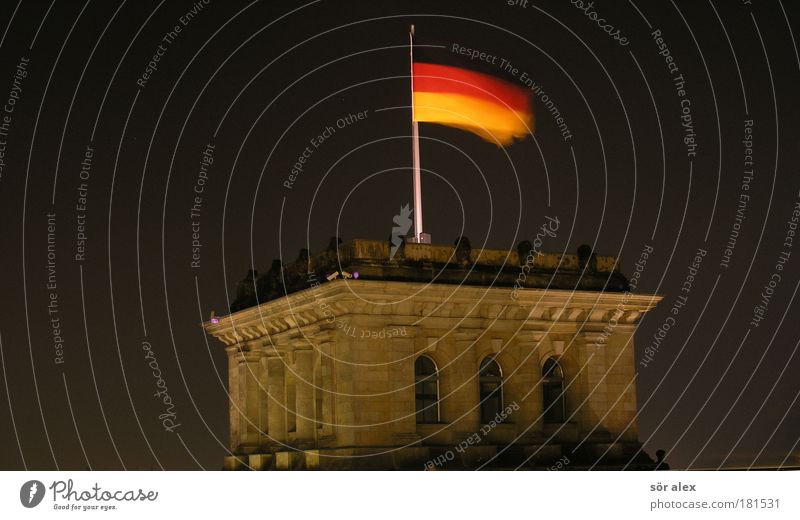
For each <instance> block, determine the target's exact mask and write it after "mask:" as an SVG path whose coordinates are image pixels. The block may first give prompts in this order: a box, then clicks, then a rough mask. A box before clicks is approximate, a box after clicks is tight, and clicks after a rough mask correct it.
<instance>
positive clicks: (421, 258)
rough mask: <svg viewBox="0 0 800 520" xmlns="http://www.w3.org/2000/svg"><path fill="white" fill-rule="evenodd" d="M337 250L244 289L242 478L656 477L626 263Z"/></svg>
mask: <svg viewBox="0 0 800 520" xmlns="http://www.w3.org/2000/svg"><path fill="white" fill-rule="evenodd" d="M340 242H341V241H340V240H338V239H335V240H332V241H331V245H330V246H329V248H328V250H327V251H324V252H322V253H320V254H317V255H313V256H312V255H309V254H308V251H307V250H303V251H301V254H300V255H299V257H298V259H297V261H296V262H294V263H293V264H290V265H285V266H284V265H282V264H281V262H279V261H275V262H273V265H272V268H271V269H270V270H269V271H268V272H267V273H266V274H263V275H262V276H260V277H259V276H258V275H257V273H255V272H251V273H249V275H248V277H247V278H246V279H245V280H244V281H243V282H242V283H240V286H239V290H238V293H237V300H236V301H235V302H234V304H233V305H232V306H231V310H232V313H231V314H230V315H228V316H225V317H220V318H215V319H214V320H212V321H213V322H207V323H205V324H204V327H205V329H206V331H207V332H208V333H209V334H211V335H212V336H214V337H215V338H217V339H218V340H219V341H221V342H222V343H223V344H224V345H225V350H226V352H227V354H228V381H229V393H230V401H229V402H230V445H229V450H230V455H229V456H227V457H225V463H224V467H225V468H226V469H248V468H252V469H393V468H397V469H420V470H422V469H473V468H482V467H486V468H517V467H530V468H544V467H549V466H551V465H553V464H556V463H558V464H562V465H565V466H568V467H570V468H573V469H580V468H588V467H594V468H597V469H603V468H617V467H622V466H623V465H624V464H627V463H628V462H629V461H630V460H631V459H632V457H633V456H634V455H635V454H637V453H639V454H640V455H639V456H638V457H633V463H632V465H631V466H629V467H647V466H648V465H649V464H650V463H651V461H650V459H649V458H648V457H647V456H646V455H644V454H643V453H641V452H640V448H641V445H640V444H639V442H638V439H637V430H636V421H635V416H636V384H635V378H634V375H635V371H634V349H633V334H634V331H635V327H636V323H637V322H638V320H639V319H640V317H641V316H642V315H643V314H644V313H645V312H647V311H649V310H650V309H652V308H653V307H654V306H655V305H656V303H657V302H658V301H660V299H661V298H660V297H659V296H653V295H638V294H632V293H631V292H629V291H628V283H627V280H626V279H625V277H624V276H623V275H622V274H621V273H620V272H619V271H618V269H617V261H616V258H614V257H608V256H598V255H595V254H594V253H592V252H591V249H588V248H585V247H583V248H581V250H579V253H578V254H577V255H559V254H548V253H540V252H538V250H535V249H534V248H533V247H532V246H531V244H530V242H523V243H522V244H520V247H518V248H517V250H512V251H508V250H489V249H480V250H477V249H472V248H471V247H470V245H469V241H468V240H467V239H466V238H464V237H461V238H460V239H458V240H457V241H456V244H455V245H454V246H443V245H431V244H411V243H408V244H402V245H401V247H400V248H398V249H397V250H396V251H395V253H394V255H392V254H391V247H392V244H391V243H390V242H388V241H387V242H382V241H369V240H354V241H351V242H347V243H344V244H341V243H340Z"/></svg>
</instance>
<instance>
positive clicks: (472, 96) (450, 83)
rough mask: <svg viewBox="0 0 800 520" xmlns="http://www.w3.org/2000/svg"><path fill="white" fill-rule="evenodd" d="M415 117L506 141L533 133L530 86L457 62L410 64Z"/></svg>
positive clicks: (420, 62) (418, 120)
mask: <svg viewBox="0 0 800 520" xmlns="http://www.w3.org/2000/svg"><path fill="white" fill-rule="evenodd" d="M413 75H414V77H413V82H414V83H413V96H414V120H415V121H417V122H420V123H437V124H440V125H446V126H452V127H455V128H460V129H462V130H467V131H469V132H472V133H474V134H477V135H479V136H480V137H482V138H483V139H486V140H487V141H489V142H492V143H495V144H498V145H500V146H507V145H510V144H512V143H513V142H514V139H522V138H524V137H525V136H526V135H528V134H529V133H531V132H533V128H534V118H533V108H532V106H531V97H530V91H529V90H528V89H526V88H524V87H522V86H519V85H515V84H513V83H510V82H508V81H504V80H501V79H498V78H496V77H493V76H492V75H489V74H486V73H483V72H476V71H472V70H468V69H466V68H462V67H459V66H453V65H443V64H436V63H428V62H426V61H417V60H416V59H415V60H414V63H413Z"/></svg>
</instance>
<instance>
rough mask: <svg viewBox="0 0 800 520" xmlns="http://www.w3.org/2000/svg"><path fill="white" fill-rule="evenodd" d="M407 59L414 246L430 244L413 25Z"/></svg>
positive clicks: (412, 240)
mask: <svg viewBox="0 0 800 520" xmlns="http://www.w3.org/2000/svg"><path fill="white" fill-rule="evenodd" d="M408 40H409V44H410V45H409V51H408V53H409V57H410V58H411V143H412V144H411V146H412V155H413V167H414V172H413V187H414V236H413V237H412V238H411V242H412V243H415V244H430V243H431V236H430V235H429V234H427V233H423V232H422V179H421V177H420V169H419V123H417V120H416V118H415V117H414V25H413V24H412V25H411V27H410V28H409V31H408Z"/></svg>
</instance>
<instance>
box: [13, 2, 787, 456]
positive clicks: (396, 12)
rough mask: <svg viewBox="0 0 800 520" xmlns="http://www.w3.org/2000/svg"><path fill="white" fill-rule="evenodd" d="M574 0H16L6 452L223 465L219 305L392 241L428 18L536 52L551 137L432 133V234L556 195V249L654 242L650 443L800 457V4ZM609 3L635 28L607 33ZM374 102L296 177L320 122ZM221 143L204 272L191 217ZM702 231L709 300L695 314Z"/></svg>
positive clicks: (499, 227) (509, 52) (511, 215)
mask: <svg viewBox="0 0 800 520" xmlns="http://www.w3.org/2000/svg"><path fill="white" fill-rule="evenodd" d="M510 3H512V4H513V3H514V2H510ZM575 3H579V2H575ZM575 3H571V2H569V1H568V0H558V1H556V0H550V1H534V0H530V1H527V2H517V4H518V5H509V2H507V1H505V0H497V1H489V0H480V1H464V0H457V1H428V2H422V1H375V0H371V1H346V2H344V1H319V2H310V3H308V4H301V3H299V2H287V1H272V0H270V1H264V2H253V3H247V2H238V1H225V2H222V1H220V0H212V1H211V2H209V3H208V4H207V5H205V4H203V3H202V2H198V3H197V4H193V3H192V2H190V1H188V0H187V1H169V2H148V1H128V2H125V3H123V4H119V3H116V2H100V1H94V2H91V1H89V2H86V3H85V4H84V3H83V2H82V1H71V2H67V1H54V2H52V5H51V2H50V1H41V2H37V1H31V2H21V3H20V5H17V3H16V1H15V0H4V3H3V8H2V9H1V10H0V31H3V33H2V34H3V35H4V36H3V37H2V40H0V103H2V104H4V105H7V104H8V100H9V98H10V99H11V101H12V102H14V105H13V107H11V106H10V105H8V106H9V107H10V108H13V111H12V112H7V111H5V112H3V114H0V123H3V121H5V125H6V126H5V127H3V128H0V130H2V132H0V140H3V141H4V142H3V143H0V147H3V148H4V149H3V150H0V151H2V152H4V154H5V155H4V156H2V160H3V161H4V165H3V169H2V177H0V211H2V215H0V221H1V222H2V239H3V249H4V250H3V254H2V255H1V256H0V266H1V268H2V273H3V282H2V293H0V294H2V298H0V305H2V308H1V309H0V340H1V347H2V348H1V349H0V351H1V352H2V358H1V359H0V361H2V368H3V370H2V373H0V379H2V385H0V393H2V394H4V397H3V398H2V399H0V402H2V405H0V424H2V425H3V427H2V428H0V468H1V469H22V468H28V469H55V468H59V469H81V468H85V467H91V468H93V469H122V468H127V469H151V468H153V469H158V468H160V467H163V468H166V469H193V468H198V467H203V468H208V469H216V468H219V467H220V466H221V461H222V456H223V454H224V446H225V445H226V444H227V413H228V408H227V406H228V405H227V395H226V389H225V384H226V383H225V382H226V377H227V376H226V359H225V356H224V353H223V348H222V345H221V344H219V343H217V342H216V341H215V340H213V338H208V339H207V338H206V337H205V336H204V334H203V332H202V330H201V328H200V327H199V325H198V323H199V322H200V321H202V320H205V319H207V318H208V316H209V313H210V312H211V311H212V310H214V311H216V312H217V313H218V314H224V313H225V312H226V309H227V306H228V302H229V301H231V300H232V299H233V298H234V292H235V287H236V282H237V281H238V280H240V279H241V278H242V277H243V276H244V274H245V273H246V271H247V269H248V268H250V267H251V266H254V267H255V268H256V269H261V270H266V269H267V268H268V267H269V264H270V262H271V260H272V259H273V258H276V257H281V258H283V259H284V260H285V261H286V262H290V261H293V260H294V259H295V258H296V256H297V252H298V250H299V249H300V248H303V247H308V248H309V249H311V250H312V251H314V250H319V249H322V248H323V247H325V246H326V245H327V242H328V238H329V237H330V236H332V235H340V236H342V237H343V238H345V239H349V238H370V239H385V238H386V237H387V236H388V235H389V233H390V231H391V227H392V225H393V224H392V217H393V215H395V214H396V213H397V211H398V208H399V207H400V206H401V205H403V204H406V203H408V202H411V189H410V188H411V181H410V170H409V167H410V165H411V154H410V141H409V134H410V125H409V111H408V108H407V107H408V103H409V85H408V68H409V66H408V48H407V43H408V34H407V31H408V25H409V24H411V23H414V24H416V28H417V33H418V35H419V36H420V37H423V36H424V37H425V38H430V39H431V40H436V41H440V42H443V43H445V44H448V45H449V44H452V43H458V44H459V45H463V46H466V47H468V48H473V49H478V50H481V51H484V52H487V53H488V54H490V55H495V56H498V60H497V63H498V64H499V63H500V60H501V59H505V60H507V61H510V62H511V63H513V64H514V66H515V67H517V68H518V69H519V72H518V73H517V75H514V74H511V73H505V74H506V76H507V79H508V80H509V81H512V82H513V81H517V82H519V81H520V77H521V76H522V73H523V72H525V73H527V76H528V77H530V78H531V79H532V81H534V82H535V84H536V85H537V86H539V87H540V89H541V90H539V91H538V93H537V95H536V96H535V97H534V107H535V111H536V117H537V125H536V133H535V135H534V137H533V138H528V139H526V140H524V141H522V142H519V143H517V144H515V145H513V146H511V147H509V148H507V149H505V150H504V149H500V148H497V147H496V146H494V145H492V144H489V143H486V142H484V141H482V140H481V139H480V138H478V137H476V136H474V135H472V134H469V133H466V132H463V131H459V130H456V129H451V128H446V127H440V126H435V125H429V124H425V125H422V126H421V139H422V142H421V155H422V167H423V169H424V173H423V186H424V204H425V206H424V209H425V227H426V231H427V232H429V233H431V234H432V236H433V240H434V242H436V243H448V244H449V243H452V241H453V239H454V238H455V237H456V236H458V235H460V234H464V235H467V236H468V237H470V239H471V242H472V244H473V245H474V246H475V245H478V246H479V245H482V244H485V245H486V246H487V247H492V248H513V247H515V246H516V244H517V243H518V242H520V241H521V240H523V239H532V238H533V236H534V235H535V230H536V229H537V228H538V227H539V226H541V224H542V223H543V222H544V218H545V216H546V215H547V216H557V217H558V218H559V219H560V220H561V222H562V226H561V228H560V229H559V234H558V236H557V237H556V238H551V239H548V241H547V243H546V244H545V248H546V249H548V250H551V251H567V252H574V251H575V250H576V249H577V247H578V246H579V245H580V244H583V243H588V244H590V245H592V246H593V247H594V248H595V250H596V251H597V252H598V253H600V254H611V255H619V256H620V257H621V267H622V270H623V272H624V273H626V274H628V275H630V274H631V273H632V272H633V271H634V264H635V262H636V261H637V260H638V259H639V257H640V254H641V252H642V251H643V250H644V249H645V248H649V247H652V248H653V254H652V255H651V256H650V257H649V258H648V260H647V263H646V266H645V268H644V270H643V272H642V276H641V282H640V283H639V285H638V287H637V292H641V293H658V294H662V295H664V296H665V298H664V300H663V302H662V303H661V304H660V306H659V307H657V308H656V310H655V311H653V312H652V313H651V314H649V315H648V316H647V317H646V318H645V319H644V320H643V321H642V323H641V326H640V328H639V331H638V332H637V336H636V341H637V347H636V356H637V362H638V361H639V360H642V359H643V358H644V357H645V348H647V346H648V345H649V344H650V343H651V342H652V341H653V334H654V333H657V331H658V329H659V328H660V327H663V325H664V324H665V323H668V324H669V325H671V327H670V330H669V331H668V332H667V333H666V335H665V337H664V338H663V340H662V341H661V343H660V346H659V350H658V352H657V353H656V354H655V355H654V356H652V358H653V359H652V361H650V362H649V363H648V365H647V366H646V367H645V366H643V365H641V364H639V365H637V370H638V378H637V385H638V401H639V410H640V415H639V418H638V424H639V432H640V439H641V440H642V442H644V443H645V448H646V449H647V450H648V452H649V453H651V454H652V453H653V452H654V451H655V450H656V449H657V448H664V449H667V450H668V452H669V454H668V461H669V462H670V463H671V464H672V466H673V467H676V468H682V467H693V468H694V467H719V466H721V465H725V466H741V465H744V466H748V465H750V464H753V463H756V464H780V463H782V462H784V461H786V462H787V463H788V462H791V463H795V464H797V463H798V462H799V461H798V437H800V403H798V393H799V392H800V380H799V379H798V378H797V373H798V370H800V356H798V355H797V347H798V340H800V331H798V328H797V323H798V319H799V318H800V315H799V314H798V312H799V311H800V304H798V303H797V302H796V301H795V297H796V291H797V288H798V283H799V282H800V276H798V273H800V246H798V245H797V244H795V246H796V247H795V248H794V249H793V248H792V247H789V246H786V245H784V242H785V237H786V235H787V233H788V232H789V228H790V225H789V223H788V221H789V220H790V219H791V218H792V211H793V210H794V209H795V206H796V204H797V203H798V201H800V195H799V193H798V191H799V190H800V177H798V173H800V156H799V155H798V154H800V150H799V148H800V147H798V137H800V104H798V103H797V102H796V100H797V85H798V80H800V59H798V51H797V47H796V40H797V37H796V36H795V34H796V33H797V32H798V31H799V30H800V16H798V14H800V13H798V9H797V6H796V3H795V2H789V1H784V2H783V4H781V2H776V1H767V0H765V1H759V2H753V4H755V5H752V6H751V5H747V4H748V2H742V1H734V0H729V1H722V0H712V1H701V2H699V1H695V0H691V1H689V0H679V1H674V2H673V1H647V2H645V1H644V0H638V1H636V2H623V1H621V0H615V1H611V0H597V1H596V2H595V3H594V6H593V7H592V8H590V9H589V10H588V11H585V10H580V9H579V8H578V7H576V5H574V4H575ZM200 7H202V9H200ZM193 8H196V9H195V10H196V15H195V16H194V17H192V19H191V20H188V19H187V18H186V13H187V12H190V11H191V10H192V9H193ZM637 8H638V9H637ZM593 11H594V12H597V13H598V15H599V16H600V17H603V18H605V19H606V20H607V23H608V24H611V25H613V27H614V28H618V29H619V31H620V33H619V34H620V35H621V36H622V35H624V36H625V37H626V38H627V40H626V41H625V42H623V41H619V40H615V39H614V38H612V37H611V36H609V35H608V34H606V33H605V32H603V31H602V30H601V29H600V28H599V27H598V25H597V22H596V21H594V20H593V18H594V17H593V16H590V15H591V13H592V12H593ZM181 17H184V21H185V22H187V23H186V24H184V23H183V22H181ZM176 25H177V26H180V27H181V30H180V32H178V33H176V34H175V35H174V38H171V37H170V36H168V35H167V33H168V31H172V30H173V29H174V27H175V26H176ZM609 31H611V28H609ZM656 31H660V33H661V36H662V37H663V42H664V44H665V45H666V51H665V50H662V49H660V48H659V44H660V41H657V40H656V38H654V36H653V34H654V32H656ZM165 36H166V40H165V39H164V38H165ZM622 43H626V44H625V45H623V44H622ZM159 45H161V46H162V47H161V49H159ZM158 52H160V54H161V56H159V61H158V63H157V64H156V67H157V68H156V70H155V71H152V73H151V74H150V75H149V77H147V78H144V77H143V75H144V74H145V73H146V69H147V67H148V62H149V61H151V60H152V59H153V56H154V54H157V53H158ZM660 52H661V53H662V54H663V55H662V54H659V53H660ZM667 53H668V55H669V56H670V57H671V58H672V60H673V63H674V66H676V67H677V68H678V70H677V72H671V71H670V70H669V69H668V62H667V61H666V59H665V57H666V54H667ZM25 60H28V61H27V62H26V61H25ZM20 63H22V65H23V67H24V69H25V70H24V73H25V74H26V77H24V78H19V77H17V76H21V75H23V74H22V72H20V73H19V74H18V71H21V70H22V68H20V66H19V65H20ZM465 66H469V63H468V62H467V63H466V64H465ZM499 74H501V75H502V74H503V72H502V71H499ZM680 76H682V79H683V81H684V82H685V84H684V85H683V92H682V93H681V92H679V91H678V87H679V86H680V85H678V83H680V81H681V78H680ZM15 78H16V83H15ZM137 80H138V81H139V83H138V84H137ZM142 85H143V86H142ZM543 96H547V98H543ZM547 99H550V100H551V101H552V103H553V105H552V106H554V107H556V108H557V109H558V110H559V112H560V113H561V115H562V117H563V118H564V121H565V123H566V125H567V126H568V128H569V131H570V133H571V135H572V138H571V139H569V140H566V141H565V140H564V139H563V138H562V133H561V130H559V128H558V125H557V124H556V123H555V121H554V118H553V116H552V115H551V113H550V111H549V110H548V106H547V105H546V104H545V102H544V101H546V100H547ZM4 110H5V109H4ZM364 111H366V117H365V118H363V119H362V120H360V121H357V122H355V123H353V124H347V125H343V126H344V128H338V127H337V128H336V129H335V131H334V132H333V133H332V135H331V137H330V138H329V139H327V140H326V141H325V142H324V143H323V144H322V145H321V146H320V147H319V148H316V149H315V150H314V152H313V154H312V155H311V157H310V159H309V160H308V162H307V163H306V166H305V168H304V171H303V173H302V174H301V175H300V176H299V177H298V179H297V181H296V182H295V184H294V185H293V187H292V189H291V190H288V189H286V188H285V187H284V185H283V184H284V181H285V180H286V179H287V178H288V175H289V173H290V170H291V168H292V164H293V163H294V162H295V161H296V160H297V158H298V156H299V155H300V154H302V152H303V150H304V148H305V147H306V146H308V144H309V141H310V140H311V139H312V138H313V137H315V136H317V135H318V134H320V133H321V131H322V130H323V129H324V128H326V127H328V126H333V127H336V122H337V120H338V119H339V118H343V117H345V116H347V115H348V114H357V113H358V112H364ZM684 114H687V117H686V118H685V119H689V117H690V118H691V120H690V122H691V126H690V127H689V125H688V124H687V125H686V126H684V125H683V124H684V123H685V122H686V121H682V119H681V116H682V115H684ZM3 116H7V117H6V119H5V120H2V119H1V118H2V117H3ZM747 121H752V126H749V128H750V129H751V130H752V133H750V134H746V133H745V128H746V126H747V125H748V124H749V123H747ZM688 134H692V135H693V139H694V143H695V144H696V148H694V149H692V146H691V143H689V144H688V145H687V143H686V142H685V141H684V138H685V136H686V135H688ZM746 135H749V136H750V137H749V139H750V140H751V141H750V142H751V143H752V148H751V150H752V162H753V174H752V179H750V180H749V182H744V181H745V180H747V179H745V175H744V172H745V170H747V169H748V168H749V167H748V166H746V165H745V144H744V143H743V140H744V139H745V138H746ZM209 144H210V145H212V146H213V160H214V162H213V165H212V166H211V167H210V169H208V171H207V179H206V180H205V184H204V185H203V189H204V191H203V194H202V201H201V204H200V205H199V206H200V208H199V210H200V216H199V217H196V218H194V220H195V221H197V222H199V225H197V226H196V229H195V230H194V231H196V232H197V233H198V234H199V240H200V242H201V243H202V247H201V253H200V265H199V267H192V265H191V262H192V240H193V238H192V233H193V229H192V220H193V219H192V217H190V212H191V210H192V204H193V203H194V197H195V193H194V189H195V186H196V185H197V183H198V176H199V174H200V171H201V164H202V162H203V157H204V155H203V154H204V151H205V150H206V149H207V146H208V145H209ZM87 148H91V150H92V153H93V156H92V157H91V161H90V162H91V165H90V166H89V169H88V172H87V171H86V170H84V174H83V176H84V177H87V178H86V179H84V180H82V179H81V171H82V170H81V168H82V166H81V164H82V162H85V159H86V154H87ZM82 183H84V184H85V186H84V188H85V192H84V193H81V190H80V188H81V184H82ZM743 183H744V184H746V185H747V188H743V187H742V186H743ZM742 195H745V196H746V197H749V198H743V197H742ZM82 197H83V198H85V201H81V200H80V199H81V198H82ZM743 201H744V202H743ZM79 203H85V209H82V210H78V209H76V204H79ZM737 210H738V213H737ZM48 214H55V215H56V216H55V217H54V218H52V219H51V220H52V222H51V223H53V224H54V228H53V229H51V232H50V236H51V238H52V239H53V240H54V241H55V251H54V256H52V255H51V258H50V260H48ZM79 226H83V230H82V231H83V233H84V235H85V258H84V259H83V260H82V261H76V259H75V255H76V252H77V251H78V250H77V247H78V244H77V241H78V234H79V231H81V230H80V229H79ZM462 229H463V231H462ZM736 230H738V237H737V238H736V241H735V246H734V247H733V248H732V251H731V252H728V253H726V251H725V249H726V244H728V243H729V241H730V237H731V234H732V232H733V233H736ZM699 249H703V250H705V251H707V253H706V255H705V256H704V257H703V261H702V263H701V266H700V269H699V272H697V274H696V276H695V278H694V280H693V282H692V284H691V290H690V292H689V293H688V299H687V300H686V302H685V305H684V306H683V307H681V308H680V309H679V310H678V313H677V315H676V314H672V311H671V309H672V308H673V306H674V305H675V304H676V302H680V301H681V300H680V299H679V297H680V296H681V295H686V294H687V293H686V292H682V290H681V289H682V287H683V284H684V282H685V281H686V278H687V275H688V274H689V272H688V268H689V265H690V264H691V263H692V262H693V258H694V257H695V255H696V253H697V251H698V250H699ZM784 251H785V252H788V253H789V256H788V259H787V261H786V262H785V263H784V264H782V265H781V267H782V270H777V268H776V264H777V263H778V259H779V256H780V254H781V252H784ZM49 262H50V263H51V265H50V267H51V268H54V270H55V276H54V278H53V279H52V280H53V281H54V282H55V288H54V289H53V288H48V282H49V277H50V276H52V275H53V272H52V271H48V265H49V264H48V263H49ZM723 264H725V266H723ZM775 275H778V277H779V278H776V277H775ZM770 280H772V281H773V285H774V287H772V288H770V291H771V292H772V295H771V296H770V297H769V298H768V305H767V307H766V310H765V311H763V312H761V311H759V314H758V316H759V317H761V318H762V319H761V321H760V322H759V323H758V326H755V325H753V324H752V320H753V317H754V315H756V311H755V310H754V308H755V307H757V306H758V305H759V304H760V303H761V301H762V292H763V287H764V286H765V285H768V284H769V283H770ZM51 293H55V298H52V295H51ZM51 300H52V301H54V302H55V304H56V305H57V306H58V307H57V308H58V311H57V312H55V313H52V314H50V313H48V308H49V305H50V304H51ZM670 316H672V317H674V318H675V319H674V323H673V322H672V320H669V321H668V318H669V317H670ZM54 317H55V318H58V320H59V321H58V322H57V323H58V324H59V326H60V331H59V332H60V335H61V338H62V339H63V358H62V359H63V363H60V364H59V363H55V361H54V359H55V356H56V351H55V350H54V347H53V339H52V338H53V322H51V318H54ZM144 341H147V342H149V344H150V345H151V352H152V356H153V357H155V358H156V359H157V362H158V364H159V367H160V369H161V370H162V373H163V378H164V382H165V385H166V386H167V388H168V391H169V394H170V396H171V397H172V399H173V401H174V403H175V406H174V412H175V414H176V417H175V419H176V422H177V423H179V424H180V426H179V427H177V428H176V429H175V431H174V432H172V433H171V432H168V431H165V430H164V429H163V428H162V422H161V420H159V418H158V416H159V414H161V413H163V407H162V406H161V405H160V403H159V401H158V400H157V399H155V398H154V397H153V395H152V394H153V391H154V388H155V386H154V384H155V383H154V380H153V377H152V375H151V369H150V368H149V366H148V360H147V359H145V354H146V353H145V352H144V351H143V349H142V343H143V342H144ZM12 412H13V413H12Z"/></svg>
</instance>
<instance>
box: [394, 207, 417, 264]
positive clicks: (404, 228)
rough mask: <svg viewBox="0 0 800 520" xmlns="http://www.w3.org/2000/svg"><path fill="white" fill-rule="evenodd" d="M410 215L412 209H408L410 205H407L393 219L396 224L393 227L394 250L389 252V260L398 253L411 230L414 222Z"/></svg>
mask: <svg viewBox="0 0 800 520" xmlns="http://www.w3.org/2000/svg"><path fill="white" fill-rule="evenodd" d="M410 215H411V209H410V208H409V207H408V204H406V205H405V206H402V207H401V208H400V213H399V214H397V215H395V216H394V218H392V222H394V223H395V224H396V226H394V227H392V249H391V251H390V252H389V260H391V259H392V258H394V254H395V253H397V249H398V248H399V247H400V244H402V243H403V237H405V236H406V235H407V234H408V230H409V229H411V224H412V222H411V219H410V218H409V216H410Z"/></svg>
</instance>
